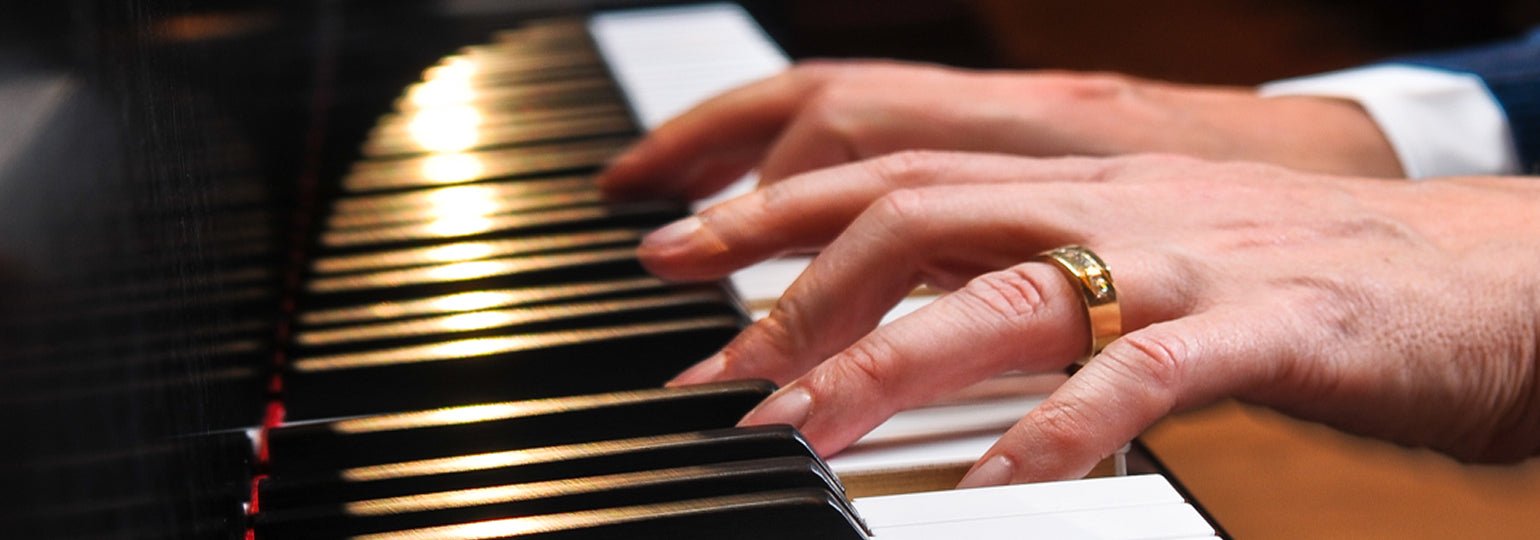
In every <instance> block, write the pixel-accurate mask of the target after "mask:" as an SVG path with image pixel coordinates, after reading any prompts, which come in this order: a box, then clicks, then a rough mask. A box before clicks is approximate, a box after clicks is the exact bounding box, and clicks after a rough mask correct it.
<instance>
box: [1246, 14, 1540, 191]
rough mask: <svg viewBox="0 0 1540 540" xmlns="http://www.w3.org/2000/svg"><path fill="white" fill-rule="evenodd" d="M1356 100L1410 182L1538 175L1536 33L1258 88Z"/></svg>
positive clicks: (1539, 65)
mask: <svg viewBox="0 0 1540 540" xmlns="http://www.w3.org/2000/svg"><path fill="white" fill-rule="evenodd" d="M1258 90H1259V93H1260V94H1261V95H1264V96H1282V95H1315V96H1328V97H1336V98H1343V99H1350V100H1354V101H1356V102H1358V103H1359V104H1360V105H1362V106H1363V107H1364V110H1365V111H1367V112H1368V113H1369V115H1370V116H1371V117H1373V118H1374V120H1375V122H1377V123H1378V124H1379V126H1380V129H1381V131H1382V132H1384V133H1385V136H1386V138H1387V139H1388V140H1389V141H1390V144H1391V146H1392V147H1393V148H1394V149H1395V151H1396V155H1397V157H1398V158H1400V160H1401V165H1402V168H1403V169H1404V170H1405V171H1406V174H1407V176H1408V177H1410V178H1430V177H1435V176H1449V175H1468V174H1523V173H1527V174H1536V173H1540V29H1537V30H1536V31H1533V32H1531V33H1530V34H1529V35H1527V36H1525V37H1524V38H1521V39H1518V40H1515V41H1511V42H1506V43H1501V44H1497V45H1489V46H1483V47H1475V48H1471V49H1464V50H1458V51H1451V52H1447V53H1438V54H1433V55H1425V56H1412V57H1406V58H1398V59H1394V60H1391V61H1389V62H1385V63H1382V64H1375V65H1371V66H1365V67H1362V68H1355V69H1349V70H1343V71H1337V72H1332V73H1326V74H1321V75H1314V76H1309V77H1301V78H1297V79H1287V80H1282V81H1275V82H1271V83H1267V84H1264V85H1262V86H1261V87H1260V88H1259V89H1258Z"/></svg>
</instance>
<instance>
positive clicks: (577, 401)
mask: <svg viewBox="0 0 1540 540" xmlns="http://www.w3.org/2000/svg"><path fill="white" fill-rule="evenodd" d="M759 384H760V383H757V382H754V381H748V380H744V381H728V382H720V383H711V384H700V385H691V386H684V387H677V388H651V389H646V390H631V391H625V392H609V393H604V394H591V395H585V396H565V397H555V398H545V399H530V400H524V401H504V402H499V403H487V404H483V405H464V406H459V407H446V408H442V409H433V410H430V411H414V412H405V413H394V414H382V415H377V416H366V417H362V418H352V419H348V420H338V421H334V422H330V423H328V424H327V427H328V428H329V429H331V431H333V432H336V433H374V432H381V431H395V430H400V429H419V428H426V427H433V426H447V425H458V424H470V423H475V422H488V421H492V420H502V419H507V418H517V417H521V416H537V415H542V414H552V413H558V412H562V411H574V410H581V409H598V408H603V407H617V406H626V405H631V404H635V403H644V402H647V401H652V400H657V399H665V398H669V397H681V398H684V397H689V396H709V395H714V394H723V393H733V392H740V391H742V390H743V389H745V388H752V387H755V386H757V385H759Z"/></svg>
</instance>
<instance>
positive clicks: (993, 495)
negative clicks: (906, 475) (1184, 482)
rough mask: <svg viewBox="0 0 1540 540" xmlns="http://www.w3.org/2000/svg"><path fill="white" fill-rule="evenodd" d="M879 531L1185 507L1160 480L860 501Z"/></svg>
mask: <svg viewBox="0 0 1540 540" xmlns="http://www.w3.org/2000/svg"><path fill="white" fill-rule="evenodd" d="M854 502H855V507H856V511H857V512H859V513H860V514H861V516H862V517H863V518H865V519H866V521H867V523H868V524H870V525H871V526H872V527H873V528H874V529H882V528H889V527H905V526H911V525H920V524H926V523H946V522H957V521H966V520H979V519H994V518H1001V517H1007V516H1026V515H1037V514H1057V513H1065V512H1080V511H1087V510H1098V509H1108V508H1122V507H1132V506H1151V505H1171V504H1179V503H1182V502H1184V501H1183V500H1182V496H1181V494H1180V493H1177V491H1176V489H1175V488H1173V487H1172V486H1171V483H1170V482H1168V481H1166V479H1165V478H1163V477H1161V476H1159V475H1153V474H1150V475H1137V476H1115V477H1108V478H1088V479H1083V480H1068V481H1062V482H1043V483H1037V484H1018V485H1010V486H996V487H987V488H977V489H961V490H951V491H932V492H926V493H908V494H903V495H886V496H881V497H865V498H860V499H856V500H855V501H854Z"/></svg>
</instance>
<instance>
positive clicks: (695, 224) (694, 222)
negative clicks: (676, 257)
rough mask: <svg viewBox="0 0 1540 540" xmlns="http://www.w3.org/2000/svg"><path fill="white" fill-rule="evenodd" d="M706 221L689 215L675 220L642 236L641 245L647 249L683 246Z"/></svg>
mask: <svg viewBox="0 0 1540 540" xmlns="http://www.w3.org/2000/svg"><path fill="white" fill-rule="evenodd" d="M705 225H706V223H705V222H704V221H701V219H700V218H699V217H696V216H690V217H687V218H684V219H681V220H679V221H675V222H673V223H670V224H668V225H665V226H663V228H661V229H658V230H656V231H652V233H651V234H648V235H647V236H646V237H644V238H642V247H644V248H649V249H668V248H673V247H678V246H683V245H685V244H686V243H688V242H689V241H690V237H691V236H694V235H695V233H696V232H698V231H700V230H701V228H702V227H704V226H705Z"/></svg>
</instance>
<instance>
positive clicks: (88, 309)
mask: <svg viewBox="0 0 1540 540" xmlns="http://www.w3.org/2000/svg"><path fill="white" fill-rule="evenodd" d="M642 4H649V5H650V4H656V2H628V1H620V0H615V1H586V2H584V1H560V0H548V1H547V0H522V1H521V0H501V1H499V0H441V1H403V0H368V1H365V0H311V1H295V0H288V1H256V0H224V1H206V2H193V1H187V0H64V1H57V2H27V3H22V2H8V3H6V4H5V6H4V7H0V383H3V384H4V388H3V389H0V407H3V409H4V411H5V414H4V415H0V440H4V441H5V442H4V444H0V486H3V487H4V489H3V490H0V492H3V493H4V494H3V495H0V536H5V537H14V538H231V537H234V536H235V535H238V534H240V531H241V517H240V511H241V509H240V503H241V501H242V500H243V499H244V497H245V491H246V489H248V486H249V478H248V476H249V475H250V473H251V470H250V465H249V456H250V449H249V447H248V446H249V444H248V442H247V438H246V436H245V430H246V429H247V428H250V427H253V426H256V425H258V424H259V423H260V422H261V419H262V417H263V407H264V404H265V403H266V401H267V399H268V397H269V393H268V392H269V388H268V378H269V376H270V375H269V372H268V369H269V367H270V366H272V365H273V363H274V362H275V361H276V359H277V358H278V356H279V355H280V354H281V352H282V351H280V350H278V348H277V346H276V345H275V343H278V342H279V339H278V337H277V336H276V335H275V333H276V332H277V325H276V324H275V321H277V320H279V318H281V317H282V316H283V313H284V310H285V307H286V300H285V299H286V298H287V297H288V291H289V290H290V289H292V288H293V287H294V280H295V277H294V276H295V275H296V268H297V267H298V266H297V262H298V261H297V260H296V259H297V257H300V256H301V255H300V253H301V252H302V247H303V245H304V240H305V238H306V235H307V234H308V226H309V221H308V220H309V216H310V213H311V210H312V209H313V208H314V207H315V206H316V204H317V201H318V200H320V198H321V197H324V195H325V193H326V192H327V190H328V189H329V187H328V186H329V185H330V182H333V181H335V180H336V179H337V178H338V177H339V176H340V175H341V173H342V171H343V170H345V168H346V167H347V164H348V163H349V162H350V161H351V160H352V159H353V157H354V156H355V154H356V152H357V150H356V148H357V145H358V144H359V142H360V140H361V138H362V135H363V133H364V131H365V130H366V129H367V128H368V127H369V125H370V124H371V123H372V122H373V120H374V118H375V117H377V116H378V115H379V114H381V113H382V112H384V111H385V110H386V109H387V107H388V105H389V102H390V100H391V99H393V98H394V97H395V96H396V95H398V94H399V92H400V91H401V89H402V88H403V87H404V86H405V85H406V84H408V83H410V82H411V81H413V80H414V79H415V78H416V77H417V76H418V74H419V73H420V72H421V70H422V69H423V68H424V67H426V66H428V65H430V64H431V63H433V62H434V61H435V60H436V59H437V58H439V57H441V56H443V55H445V54H447V53H450V52H452V51H453V50H454V49H455V48H456V47H458V46H461V45H465V44H471V43H476V42H479V41H483V40H485V39H486V38H487V36H488V35H489V34H490V32H491V31H493V30H495V29H498V28H502V27H507V26H510V25H513V24H516V23H517V21H519V20H522V19H526V18H530V17H544V16H552V15H559V14H575V13H582V12H586V11H592V10H597V9H612V8H618V7H627V6H633V5H642ZM747 7H749V8H750V10H751V11H752V12H753V13H754V14H755V15H756V17H758V18H759V19H760V20H761V21H762V23H763V24H764V25H765V26H766V27H767V28H768V29H769V31H770V33H771V34H772V35H773V36H774V37H775V38H776V39H777V40H778V41H779V42H780V43H782V45H783V46H784V47H785V48H786V50H787V51H788V52H789V53H790V54H792V55H793V56H794V57H798V58H801V57H810V56H822V57H845V56H864V57H885V58H900V59H909V60H919V61H930V62H941V63H947V64H953V65H959V66H968V67H981V68H983V67H1016V68H1063V69H1096V70H1117V71H1124V72H1129V73H1134V74H1139V75H1145V76H1150V77H1160V78H1167V79H1174V80H1181V81H1191V82H1210V83H1232V84H1253V83H1256V82H1260V81H1264V80H1268V79H1271V78H1277V77H1283V76H1289V75H1297V74H1302V73H1309V72H1314V71H1321V70H1326V69H1333V68H1338V67H1344V66H1349V65H1354V64H1357V63H1361V62H1365V61H1369V60H1372V59H1375V58H1379V57H1383V56H1386V55H1391V54H1396V53H1401V52H1407V51H1414V50H1421V49H1429V48H1441V47H1448V46H1455V45H1462V44H1469V43H1476V42H1480V41H1485V40H1491V39H1496V38H1500V37H1503V36H1507V35H1511V34H1514V33H1516V32H1518V31H1520V30H1522V29H1524V28H1525V27H1527V26H1528V25H1530V24H1532V23H1534V22H1535V21H1536V20H1540V9H1537V5H1536V3H1534V2H1532V1H1517V0H1511V1H1504V0H1466V1H1464V2H1458V3H1456V2H1442V1H1434V0H1423V1H1392V0H1356V1H1349V2H1331V1H1326V0H1293V1H1287V2H1275V1H1263V0H1241V1H1227V0H1175V1H1171V2H1133V1H1086V2H1031V1H1028V2H1021V1H1010V0H968V1H920V0H796V1H785V2H771V1H762V2H748V3H747Z"/></svg>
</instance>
